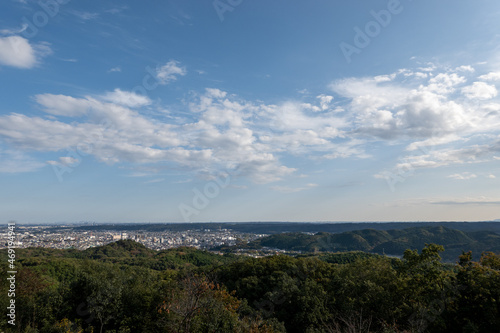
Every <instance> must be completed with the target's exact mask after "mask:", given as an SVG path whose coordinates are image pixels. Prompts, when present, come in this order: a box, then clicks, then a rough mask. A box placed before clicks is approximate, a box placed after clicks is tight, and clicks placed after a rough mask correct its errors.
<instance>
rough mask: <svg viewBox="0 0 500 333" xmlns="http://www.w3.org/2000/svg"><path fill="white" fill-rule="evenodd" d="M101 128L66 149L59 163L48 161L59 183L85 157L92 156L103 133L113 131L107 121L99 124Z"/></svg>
mask: <svg viewBox="0 0 500 333" xmlns="http://www.w3.org/2000/svg"><path fill="white" fill-rule="evenodd" d="M99 125H100V126H101V127H100V129H99V131H98V132H96V133H92V134H88V135H87V138H86V139H85V140H84V141H82V142H80V143H78V144H77V145H76V146H73V147H70V148H67V149H66V151H67V153H66V155H65V156H62V157H60V158H59V161H49V162H47V163H49V164H50V165H52V169H53V170H54V173H55V175H56V177H57V179H58V180H59V182H60V183H62V182H63V176H64V175H65V174H68V173H72V172H73V171H74V169H76V168H77V167H78V166H79V165H80V164H81V163H82V161H83V158H84V157H85V156H88V155H90V154H92V152H93V151H94V147H95V146H96V145H98V144H99V143H101V142H102V141H103V140H104V132H105V131H107V130H110V129H113V126H112V125H111V123H110V122H109V121H108V120H103V121H101V122H100V124H99Z"/></svg>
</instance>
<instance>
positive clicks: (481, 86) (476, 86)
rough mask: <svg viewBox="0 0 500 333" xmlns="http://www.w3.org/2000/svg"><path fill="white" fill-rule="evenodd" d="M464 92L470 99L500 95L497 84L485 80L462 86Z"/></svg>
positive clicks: (483, 98) (482, 98)
mask: <svg viewBox="0 0 500 333" xmlns="http://www.w3.org/2000/svg"><path fill="white" fill-rule="evenodd" d="M462 94H464V95H465V96H466V97H467V98H470V99H481V100H485V99H491V98H493V97H495V96H497V95H498V91H497V89H496V87H495V86H492V85H489V84H487V83H484V82H474V83H473V84H472V85H471V86H467V87H464V88H462Z"/></svg>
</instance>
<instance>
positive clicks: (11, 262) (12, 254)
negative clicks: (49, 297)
mask: <svg viewBox="0 0 500 333" xmlns="http://www.w3.org/2000/svg"><path fill="white" fill-rule="evenodd" d="M7 229H8V232H7V246H8V250H7V253H8V254H7V257H8V259H7V262H8V270H7V284H8V288H9V289H7V297H8V298H9V302H8V304H9V306H8V307H7V317H8V319H7V323H8V324H9V325H12V326H16V274H17V270H16V265H15V262H16V250H15V249H16V222H14V221H10V222H9V223H8V226H7Z"/></svg>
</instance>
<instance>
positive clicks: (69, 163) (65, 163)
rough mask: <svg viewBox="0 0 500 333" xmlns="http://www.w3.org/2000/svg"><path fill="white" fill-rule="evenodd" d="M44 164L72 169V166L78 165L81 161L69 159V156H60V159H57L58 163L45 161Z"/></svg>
mask: <svg viewBox="0 0 500 333" xmlns="http://www.w3.org/2000/svg"><path fill="white" fill-rule="evenodd" d="M46 163H47V164H48V165H52V166H59V165H63V166H66V167H74V166H76V165H78V164H80V163H81V161H80V160H79V159H77V158H74V157H71V156H62V157H59V160H58V161H47V162H46Z"/></svg>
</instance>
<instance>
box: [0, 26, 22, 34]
mask: <svg viewBox="0 0 500 333" xmlns="http://www.w3.org/2000/svg"><path fill="white" fill-rule="evenodd" d="M26 29H28V25H27V24H23V25H22V26H21V27H20V28H17V29H1V30H0V35H17V34H20V33H22V32H24V31H26Z"/></svg>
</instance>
